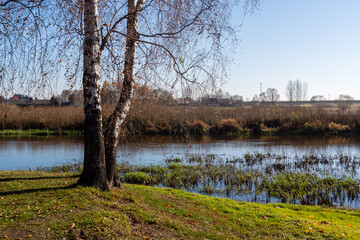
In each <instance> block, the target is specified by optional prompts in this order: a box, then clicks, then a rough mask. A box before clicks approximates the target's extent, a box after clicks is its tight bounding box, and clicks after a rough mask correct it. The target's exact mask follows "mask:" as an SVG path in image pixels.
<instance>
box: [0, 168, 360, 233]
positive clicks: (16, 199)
mask: <svg viewBox="0 0 360 240" xmlns="http://www.w3.org/2000/svg"><path fill="white" fill-rule="evenodd" d="M76 181H77V177H76V176H74V175H73V174H69V173H46V172H26V171H0V199H1V200H0V233H1V236H0V238H5V239H6V238H7V239H20V238H21V239H29V238H32V239H63V238H65V239H79V238H82V239H111V238H114V239H241V238H246V239H359V238H360V221H359V217H360V212H359V210H344V209H337V208H327V207H317V206H299V205H291V204H256V203H246V202H237V201H233V200H229V199H221V198H214V197H209V196H202V195H198V194H192V193H186V192H184V191H180V190H173V189H168V188H154V187H149V186H141V185H132V184H123V188H122V189H120V190H115V189H112V190H111V191H110V192H101V191H98V190H96V189H94V188H84V187H80V186H74V185H73V184H74V183H76Z"/></svg>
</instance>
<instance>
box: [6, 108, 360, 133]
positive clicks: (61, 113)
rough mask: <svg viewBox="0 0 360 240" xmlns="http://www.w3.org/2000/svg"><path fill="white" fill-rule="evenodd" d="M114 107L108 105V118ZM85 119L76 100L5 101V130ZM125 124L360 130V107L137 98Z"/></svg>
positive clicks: (163, 128)
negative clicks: (48, 103)
mask: <svg viewBox="0 0 360 240" xmlns="http://www.w3.org/2000/svg"><path fill="white" fill-rule="evenodd" d="M112 109H113V107H112V106H104V107H103V110H104V121H106V119H107V117H108V116H109V115H110V113H111V111H112ZM83 120H84V114H83V109H82V108H76V107H72V106H67V107H34V106H30V107H24V108H23V107H19V106H15V105H6V104H0V129H2V130H8V129H15V130H19V129H20V130H28V129H41V130H44V129H45V130H46V131H47V133H50V134H59V133H64V132H65V131H66V130H77V131H79V130H82V129H83V127H84V126H83ZM125 128H126V134H131V135H134V134H168V135H205V134H207V135H217V134H224V135H241V134H263V135H274V134H311V135H314V134H329V135H337V134H357V133H360V113H359V111H355V110H354V111H345V112H344V111H339V110H336V109H325V108H321V107H316V108H301V107H280V106H269V105H267V106H252V107H250V108H248V107H245V106H241V105H240V106H236V107H185V106H164V105H158V104H151V103H148V102H141V103H138V102H136V103H135V104H133V105H132V108H131V110H130V112H129V115H128V117H127V120H126V122H125ZM2 132H4V131H2ZM8 132H9V131H8ZM15 133H16V132H15ZM0 134H1V133H0ZM2 134H4V133H2Z"/></svg>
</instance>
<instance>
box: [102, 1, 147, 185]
mask: <svg viewBox="0 0 360 240" xmlns="http://www.w3.org/2000/svg"><path fill="white" fill-rule="evenodd" d="M144 2H145V0H138V1H136V0H128V13H129V14H128V18H127V39H126V50H125V63H124V72H123V74H124V79H123V87H122V90H121V96H120V99H119V101H118V103H117V105H116V108H115V110H114V112H113V113H112V114H111V116H110V118H109V120H108V122H107V128H106V131H105V138H106V139H105V143H106V144H105V149H106V150H105V155H106V176H107V180H108V182H109V184H110V186H115V187H120V181H119V179H118V176H117V173H116V147H117V145H118V142H119V135H120V130H121V126H122V124H123V122H124V120H125V117H126V115H127V113H128V111H129V108H130V103H131V99H132V95H133V91H134V84H135V83H134V77H135V58H136V48H137V45H138V43H139V34H138V31H137V30H138V15H139V11H140V10H141V8H142V6H143V5H144Z"/></svg>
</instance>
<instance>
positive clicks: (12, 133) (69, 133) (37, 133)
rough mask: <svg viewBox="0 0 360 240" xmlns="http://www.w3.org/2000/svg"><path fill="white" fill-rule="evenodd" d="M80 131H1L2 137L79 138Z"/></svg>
mask: <svg viewBox="0 0 360 240" xmlns="http://www.w3.org/2000/svg"><path fill="white" fill-rule="evenodd" d="M82 134H83V133H82V131H80V130H58V131H55V130H49V129H5V130H0V136H50V135H57V136H60V135H62V136H79V135H82Z"/></svg>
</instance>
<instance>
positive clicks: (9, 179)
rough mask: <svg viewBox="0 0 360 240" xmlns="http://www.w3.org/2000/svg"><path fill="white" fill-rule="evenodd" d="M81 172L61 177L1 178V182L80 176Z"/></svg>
mask: <svg viewBox="0 0 360 240" xmlns="http://www.w3.org/2000/svg"><path fill="white" fill-rule="evenodd" d="M78 177H80V174H76V175H72V176H61V177H60V176H59V177H27V178H18V177H16V178H0V182H10V181H21V180H43V179H60V178H78Z"/></svg>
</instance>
